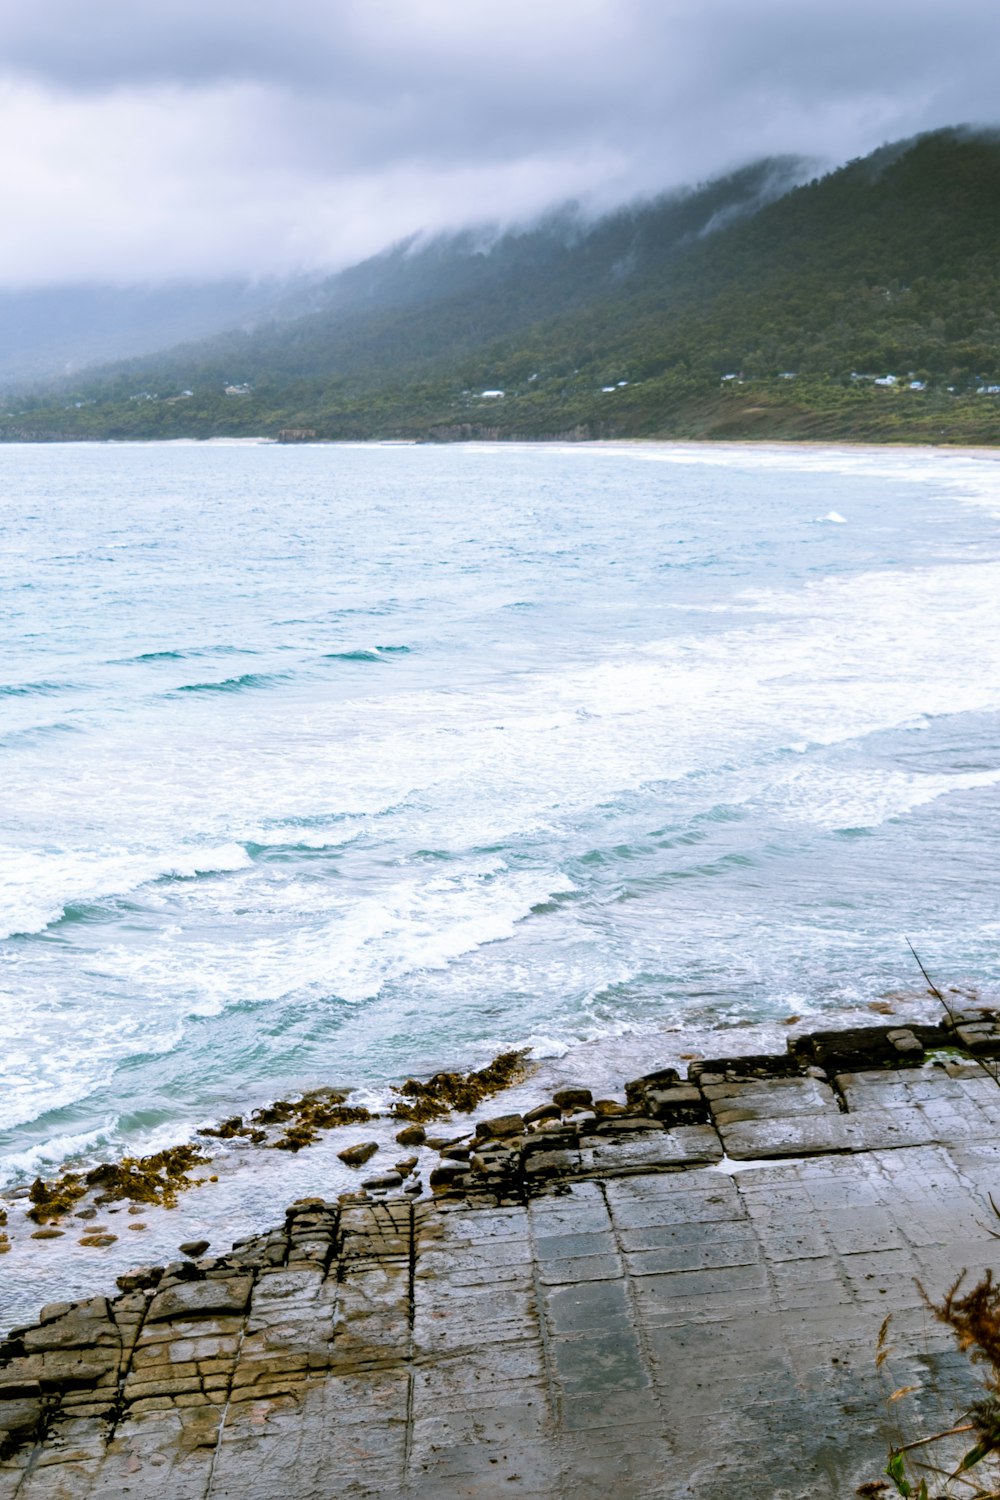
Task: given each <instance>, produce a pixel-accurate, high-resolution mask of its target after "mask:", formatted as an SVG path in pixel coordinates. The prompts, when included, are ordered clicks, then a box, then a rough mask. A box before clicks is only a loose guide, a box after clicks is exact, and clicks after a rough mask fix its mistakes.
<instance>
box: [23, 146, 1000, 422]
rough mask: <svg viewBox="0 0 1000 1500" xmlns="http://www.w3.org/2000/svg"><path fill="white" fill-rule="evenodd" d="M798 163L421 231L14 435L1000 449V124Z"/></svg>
mask: <svg viewBox="0 0 1000 1500" xmlns="http://www.w3.org/2000/svg"><path fill="white" fill-rule="evenodd" d="M797 170H798V171H799V173H800V174H801V168H798V169H797V166H796V164H795V163H792V162H788V161H784V162H766V163H761V164H758V165H757V166H755V167H753V168H749V169H747V170H746V171H744V172H742V173H738V174H736V175H735V176H733V177H730V178H727V179H724V180H722V181H720V182H717V183H713V184H710V185H709V186H708V187H705V188H702V189H699V190H697V191H695V192H692V193H689V194H684V195H679V196H677V197H674V198H671V199H664V200H660V201H659V202H656V203H653V204H647V205H642V206H638V207H634V208H632V209H629V210H627V211H623V212H620V213H617V214H615V215H612V216H610V217H608V218H606V219H604V220H602V221H600V222H599V223H597V224H595V225H591V226H587V225H585V224H583V223H582V222H581V221H579V220H578V219H576V218H574V217H573V216H572V215H568V214H567V215H561V216H555V217H553V218H552V219H551V220H549V221H548V222H546V223H544V224H541V225H538V226H536V227H534V228H533V229H531V230H527V231H523V232H518V233H509V234H507V235H504V236H501V237H499V238H497V239H496V240H495V241H494V242H493V243H492V244H489V245H483V244H477V243H476V241H475V239H474V238H473V237H472V236H471V235H465V236H457V237H453V238H449V239H446V240H441V241H438V242H434V243H432V244H429V245H424V246H420V245H413V244H411V245H409V246H404V247H401V248H399V249H397V250H395V251H393V252H391V253H390V254H387V255H385V256H381V257H377V258H376V259H375V260H374V261H370V262H368V263H366V264H365V265H364V266H359V267H356V268H354V269H353V270H352V271H350V272H347V273H344V274H343V275H342V276H341V277H338V278H333V279H332V280H331V282H329V283H328V284H327V285H326V286H325V287H324V288H323V289H322V294H321V295H322V299H323V304H324V305H323V306H322V307H321V308H320V310H319V311H317V312H315V313H311V314H309V315H308V316H306V317H303V318H299V319H297V320H295V321H294V322H289V323H284V324H281V325H274V326H272V327H269V328H264V329H259V330H257V331H256V332H254V333H251V334H249V335H231V336H227V337H224V338H220V339H213V340H211V341H208V342H205V343H202V344H199V345H192V346H188V347H186V348H181V349H177V350H174V351H172V352H171V353H169V354H167V355H164V356H160V357H157V358H153V359H147V360H143V361H135V362H132V363H130V364H128V365H119V366H114V367H109V368H107V369H106V370H105V371H102V372H99V374H97V375H95V376H93V377H92V378H90V379H89V380H87V381H86V382H81V383H80V384H79V385H78V386H77V387H76V388H74V389H72V390H70V389H69V388H68V387H63V388H62V389H60V390H58V391H50V392H44V393H42V392H40V393H36V395H35V396H34V397H32V398H30V399H24V400H22V401H20V402H18V403H16V404H15V406H14V409H13V411H12V413H11V414H10V415H7V416H5V417H3V418H2V419H0V435H6V436H17V435H22V434H23V435H38V436H73V435H79V436H85V435H93V436H129V435H135V436H158V435H163V436H166V435H190V436H207V435H210V434H213V433H234V434H235V433H269V432H270V433H276V432H277V431H278V430H279V429H281V428H297V429H306V430H310V431H314V432H315V433H316V434H317V435H318V436H320V437H330V438H338V437H340V438H345V437H416V438H427V437H430V438H459V437H472V436H489V437H515V436H524V437H545V436H557V435H560V436H561V435H567V434H571V435H574V436H604V437H612V436H655V435H663V436H705V435H717V436H747V435H761V436H786V437H796V436H798V437H854V438H870V439H894V438H895V439H908V440H913V439H923V440H934V441H977V442H993V441H995V440H996V436H997V433H998V431H1000V393H994V392H990V391H989V389H988V388H989V387H990V386H991V385H993V384H1000V138H998V137H997V136H995V135H991V134H984V133H982V132H979V133H973V132H969V131H959V130H949V131H940V132H936V133H934V134H931V135H928V136H924V137H921V138H918V139H917V140H915V141H911V142H905V143H902V144H901V145H898V146H895V147H886V148H883V149H882V150H880V151H878V152H876V153H874V154H873V155H872V156H870V157H868V158H865V159H864V160H861V161H856V162H851V163H849V164H848V165H847V166H845V167H843V168H841V169H840V170H838V171H836V172H833V173H831V174H829V175H828V176H825V177H823V178H821V179H818V180H814V181H812V182H809V183H806V184H804V185H802V186H798V187H793V188H790V189H789V187H788V184H789V182H790V181H792V180H794V178H795V176H796V171H797ZM889 376H893V377H895V380H894V381H893V382H891V383H889V384H881V385H875V383H874V377H879V378H880V379H881V380H883V381H885V380H886V379H887V377H889ZM726 377H729V378H728V379H727V378H726ZM859 377H861V378H859ZM864 377H867V378H864ZM226 385H229V386H237V387H242V386H244V385H246V386H249V387H251V389H250V390H249V391H247V392H246V393H241V394H229V395H227V394H225V390H224V388H225V386H226ZM984 388H985V389H984ZM484 390H501V391H503V393H504V394H503V395H502V396H487V397H484V396H483V395H482V392H483V391H484ZM183 391H190V392H191V393H192V394H191V395H184V396H182V397H181V399H177V397H178V396H180V394H181V392H183ZM77 402H79V403H82V404H80V405H77V404H76V403H77Z"/></svg>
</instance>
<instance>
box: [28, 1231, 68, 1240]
mask: <svg viewBox="0 0 1000 1500" xmlns="http://www.w3.org/2000/svg"><path fill="white" fill-rule="evenodd" d="M65 1233H66V1231H65V1229H36V1230H35V1232H34V1234H33V1235H32V1236H31V1238H32V1239H33V1240H61V1239H62V1237H63V1235H64V1234H65Z"/></svg>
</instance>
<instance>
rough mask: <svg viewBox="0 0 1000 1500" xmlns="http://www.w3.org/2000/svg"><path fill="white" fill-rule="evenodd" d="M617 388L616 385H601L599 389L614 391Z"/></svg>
mask: <svg viewBox="0 0 1000 1500" xmlns="http://www.w3.org/2000/svg"><path fill="white" fill-rule="evenodd" d="M617 389H618V387H617V386H616V385H602V386H601V390H602V391H605V392H607V391H616V390H617Z"/></svg>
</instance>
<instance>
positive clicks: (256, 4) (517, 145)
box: [0, 0, 1000, 286]
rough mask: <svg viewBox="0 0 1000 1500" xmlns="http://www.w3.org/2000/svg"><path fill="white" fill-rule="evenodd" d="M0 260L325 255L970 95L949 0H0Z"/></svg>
mask: <svg viewBox="0 0 1000 1500" xmlns="http://www.w3.org/2000/svg"><path fill="white" fill-rule="evenodd" d="M0 38H2V41H0V131H2V140H3V147H2V151H0V202H2V204H3V209H4V234H3V235H2V237H0V284H2V285H6V286H19V285H22V286H24V285H44V284H47V283H52V282H66V281H81V280H95V281H102V282H106V281H119V282H137V281H158V280H164V279H170V278H177V277H193V278H211V277H229V276H233V275H238V276H243V275H250V276H256V275H272V274H284V273H287V272H295V271H301V270H318V269H326V268H330V269H333V268H336V267H338V266H342V265H344V264H347V263H349V262H351V261H354V260H357V259H359V258H361V257H362V256H364V255H366V254H369V253H371V252H373V251H375V250H378V249H380V248H381V247H382V246H384V245H386V244H387V243H390V242H391V241H393V240H395V239H398V238H399V237H401V236H403V235H406V234H409V233H411V232H413V231H417V230H424V231H427V232H433V231H436V230H439V229H444V228H449V227H457V226H459V225H461V224H465V223H469V222H481V221H486V220H491V221H492V220H496V221H500V222H510V221H515V220H518V219H523V218H526V217H530V216H531V215H533V214H535V213H537V212H539V211H541V210H543V209H545V208H547V207H549V206H550V205H552V204H554V203H557V202H563V201H565V200H567V199H578V200H580V201H582V202H583V203H584V204H585V205H589V206H591V207H593V208H595V209H600V208H605V207H609V206H611V205H613V204H616V203H619V202H622V201H625V200H628V199H630V198H633V197H635V196H639V195H648V194H650V193H655V192H658V191H661V190H664V189H669V188H671V187H675V186H679V185H682V184H685V183H690V182H695V181H698V180H703V179H704V178H706V177H708V176H710V175H713V174H716V173H718V172H721V171H725V170H727V169H729V168H731V167H734V166H737V165H741V164H742V163H744V162H747V161H750V160H753V159H755V158H758V157H761V156H765V155H771V154H786V153H792V154H796V155H802V156H806V157H809V158H812V159H816V160H819V161H822V162H826V163H830V164H833V163H836V162H839V161H843V160H846V159H847V158H849V157H852V156H856V155H860V154H862V153H863V152H866V151H868V150H870V149H872V148H873V147H875V146H877V145H879V144H881V143H882V142H884V141H887V140H892V139H897V138H900V137H905V136H908V135H912V134H914V133H916V132H917V131H920V130H925V129H929V128H933V127H935V126H938V125H945V124H958V123H963V122H970V123H974V124H991V123H994V120H995V117H996V114H997V107H996V105H995V103H994V100H995V95H996V84H995V65H996V59H997V57H998V55H1000V7H997V6H996V4H995V0H968V3H966V4H965V5H964V6H963V7H962V8H953V9H947V10H946V9H945V7H943V6H942V5H941V4H940V0H934V3H930V0H906V3H903V0H882V3H881V4H880V5H878V6H875V5H872V4H871V0H864V3H862V0H841V3H839V4H837V5H832V4H828V3H826V0H795V3H793V0H698V3H696V0H572V3H571V0H503V3H497V4H489V3H487V0H281V3H280V4H279V3H278V0H211V3H210V4H206V3H205V0H197V3H194V0H173V3H171V4H170V5H169V6H155V7H154V6H152V5H142V6H138V7H137V6H136V4H135V0H129V3H126V0H93V3H92V4H90V5H88V6H86V7H83V6H81V5H80V4H79V0H34V3H33V4H32V5H31V6H30V7H29V6H27V5H25V4H24V3H23V0H0Z"/></svg>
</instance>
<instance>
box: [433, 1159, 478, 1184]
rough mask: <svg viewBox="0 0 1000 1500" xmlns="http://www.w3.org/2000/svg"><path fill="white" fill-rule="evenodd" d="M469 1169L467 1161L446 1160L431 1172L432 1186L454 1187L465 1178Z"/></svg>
mask: <svg viewBox="0 0 1000 1500" xmlns="http://www.w3.org/2000/svg"><path fill="white" fill-rule="evenodd" d="M468 1170H469V1169H468V1166H467V1165H466V1163H465V1162H457V1161H455V1162H444V1163H442V1165H441V1166H439V1167H435V1168H434V1170H433V1172H432V1173H431V1178H430V1182H431V1187H432V1188H435V1189H436V1188H449V1187H454V1186H455V1184H456V1183H459V1182H462V1181H463V1180H464V1178H465V1176H466V1174H467V1172H468Z"/></svg>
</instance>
